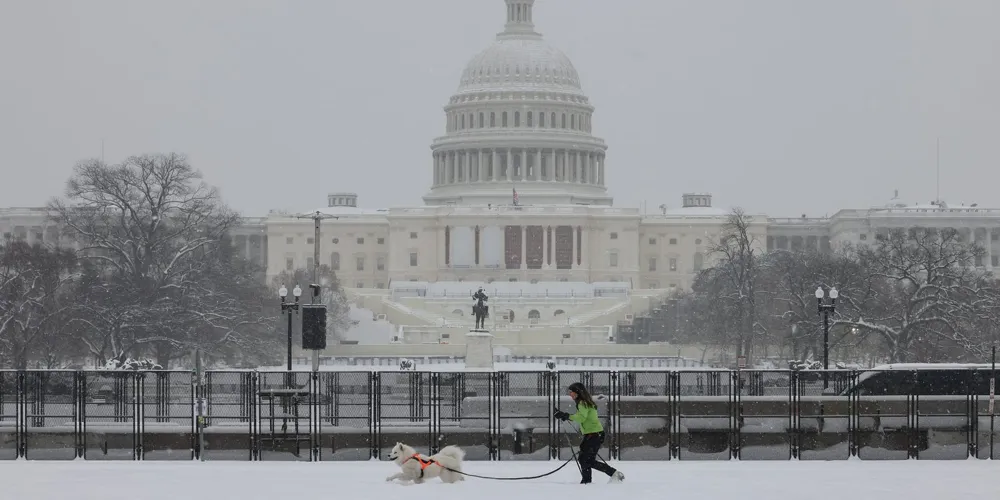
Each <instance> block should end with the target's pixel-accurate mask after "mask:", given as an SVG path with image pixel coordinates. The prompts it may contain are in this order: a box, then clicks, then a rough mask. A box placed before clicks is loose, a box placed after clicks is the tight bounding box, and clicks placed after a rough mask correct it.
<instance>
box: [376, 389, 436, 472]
mask: <svg viewBox="0 0 1000 500" xmlns="http://www.w3.org/2000/svg"><path fill="white" fill-rule="evenodd" d="M433 379H434V377H433V374H432V373H431V372H413V371H404V372H387V371H380V372H376V373H375V380H376V384H375V388H374V390H373V391H372V392H373V393H374V394H375V405H374V409H375V411H376V416H375V418H374V420H375V422H376V425H375V439H376V444H375V446H376V450H377V454H376V458H379V457H384V456H387V455H388V453H389V452H390V451H391V450H392V447H393V446H395V444H396V442H402V443H405V444H408V445H410V446H412V447H414V448H416V449H417V450H430V449H431V448H433V447H434V443H435V442H436V441H437V436H436V435H435V436H433V437H432V432H433V430H434V429H433V425H432V424H434V422H433V421H432V419H431V411H432V409H431V391H432V387H431V385H432V384H433V383H434V380H433ZM422 452H423V451H422Z"/></svg>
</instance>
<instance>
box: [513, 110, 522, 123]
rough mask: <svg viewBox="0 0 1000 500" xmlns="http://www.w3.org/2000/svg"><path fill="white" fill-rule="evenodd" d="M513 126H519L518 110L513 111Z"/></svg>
mask: <svg viewBox="0 0 1000 500" xmlns="http://www.w3.org/2000/svg"><path fill="white" fill-rule="evenodd" d="M514 126H515V127H520V126H521V112H520V111H515V112H514Z"/></svg>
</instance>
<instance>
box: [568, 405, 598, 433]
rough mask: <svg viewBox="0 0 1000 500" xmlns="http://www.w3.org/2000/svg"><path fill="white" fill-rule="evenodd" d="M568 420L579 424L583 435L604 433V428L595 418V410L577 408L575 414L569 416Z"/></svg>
mask: <svg viewBox="0 0 1000 500" xmlns="http://www.w3.org/2000/svg"><path fill="white" fill-rule="evenodd" d="M569 419H570V420H572V421H574V422H576V423H578V424H580V432H582V433H584V434H592V433H595V432H604V426H603V425H601V420H600V419H599V418H597V408H591V407H589V406H587V405H580V406H577V407H576V413H574V414H572V415H570V416H569Z"/></svg>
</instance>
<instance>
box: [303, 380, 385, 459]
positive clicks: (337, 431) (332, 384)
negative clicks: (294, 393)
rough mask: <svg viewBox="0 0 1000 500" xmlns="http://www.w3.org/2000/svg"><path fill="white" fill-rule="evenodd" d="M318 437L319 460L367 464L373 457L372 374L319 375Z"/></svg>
mask: <svg viewBox="0 0 1000 500" xmlns="http://www.w3.org/2000/svg"><path fill="white" fill-rule="evenodd" d="M319 390H320V392H319V397H318V399H317V401H318V403H319V404H320V411H319V423H318V433H319V440H320V447H321V448H322V449H321V451H320V459H321V460H368V459H369V458H371V456H372V448H373V446H374V442H373V439H372V438H373V427H374V424H375V422H373V420H372V405H373V404H374V401H373V400H372V374H371V372H360V371H358V372H353V371H352V372H339V371H337V372H322V373H320V379H319Z"/></svg>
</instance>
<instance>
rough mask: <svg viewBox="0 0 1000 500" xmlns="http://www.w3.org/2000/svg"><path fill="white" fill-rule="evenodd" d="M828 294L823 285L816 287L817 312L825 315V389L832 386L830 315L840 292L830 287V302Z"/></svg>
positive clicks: (835, 306) (834, 308)
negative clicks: (830, 372) (827, 298)
mask: <svg viewBox="0 0 1000 500" xmlns="http://www.w3.org/2000/svg"><path fill="white" fill-rule="evenodd" d="M826 296H827V294H826V292H824V291H823V287H817V288H816V314H822V315H823V389H826V388H828V387H830V377H829V373H828V370H829V369H830V315H831V314H833V312H834V311H835V310H836V309H837V297H838V296H840V294H839V293H838V292H837V289H836V288H831V289H830V294H829V297H830V302H829V303H825V302H824V301H823V299H824V298H825V297H826Z"/></svg>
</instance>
